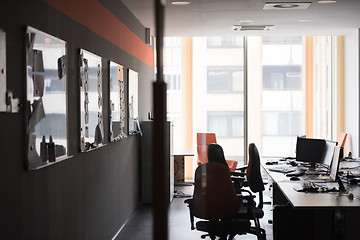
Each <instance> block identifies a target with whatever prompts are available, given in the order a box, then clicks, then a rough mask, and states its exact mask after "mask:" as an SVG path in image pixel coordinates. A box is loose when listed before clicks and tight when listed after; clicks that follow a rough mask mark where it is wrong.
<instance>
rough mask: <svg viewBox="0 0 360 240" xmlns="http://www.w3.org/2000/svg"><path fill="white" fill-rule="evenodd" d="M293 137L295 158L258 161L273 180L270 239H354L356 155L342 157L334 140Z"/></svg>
mask: <svg viewBox="0 0 360 240" xmlns="http://www.w3.org/2000/svg"><path fill="white" fill-rule="evenodd" d="M297 140H298V144H297V148H296V151H297V152H296V158H295V159H291V160H289V159H288V160H285V159H278V161H277V160H274V159H273V160H264V161H263V163H262V164H263V169H264V170H265V171H266V174H267V175H268V176H269V177H270V179H271V181H270V182H271V184H272V197H273V199H272V209H273V227H274V228H273V231H274V239H288V238H289V236H291V239H304V238H308V239H356V238H358V237H359V234H360V232H359V230H358V228H357V227H356V221H357V219H358V216H359V214H360V208H359V206H360V205H359V201H360V186H359V185H358V182H359V181H358V180H359V173H360V171H359V170H360V159H353V158H349V157H344V156H341V154H340V147H338V146H334V145H333V141H325V140H321V139H306V138H298V139H297ZM299 140H300V141H299ZM304 142H307V143H306V144H304ZM320 142H322V143H320ZM326 145H327V147H325V146H326ZM317 152H319V153H321V154H319V155H318V158H314V155H316V153H317ZM304 154H310V155H311V156H310V155H309V156H308V157H307V158H304V157H303V156H304ZM312 154H313V155H312ZM306 159H308V160H311V159H312V162H310V161H307V160H306ZM299 229H301V231H300V230H299Z"/></svg>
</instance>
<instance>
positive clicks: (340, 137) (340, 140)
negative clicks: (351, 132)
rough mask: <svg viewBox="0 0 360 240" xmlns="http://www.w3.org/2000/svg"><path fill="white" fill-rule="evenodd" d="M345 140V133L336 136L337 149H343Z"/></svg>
mask: <svg viewBox="0 0 360 240" xmlns="http://www.w3.org/2000/svg"><path fill="white" fill-rule="evenodd" d="M346 138H347V133H345V132H340V133H339V134H338V136H337V138H336V141H337V143H338V146H339V147H342V148H343V147H344V146H345V142H346Z"/></svg>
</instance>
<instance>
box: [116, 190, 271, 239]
mask: <svg viewBox="0 0 360 240" xmlns="http://www.w3.org/2000/svg"><path fill="white" fill-rule="evenodd" d="M175 189H176V190H180V191H182V192H183V193H185V194H190V195H191V194H192V191H193V187H192V186H175ZM269 196H270V191H269V188H268V187H267V188H266V190H265V192H264V202H265V204H264V212H265V216H264V217H263V218H262V219H261V223H260V224H261V227H262V228H264V229H265V231H266V239H268V240H273V236H272V235H273V234H272V225H271V224H269V223H268V220H271V219H272V212H271V210H270V209H271V205H270V197H269ZM185 199H186V198H182V197H180V198H174V199H173V201H172V203H171V204H170V209H169V218H168V225H169V238H168V239H169V240H178V239H201V237H200V236H201V235H202V234H204V233H202V232H198V231H196V230H191V229H190V220H189V210H188V208H187V206H186V204H184V200H185ZM140 239H141V240H152V209H151V205H142V206H141V207H140V208H139V209H138V210H137V211H136V212H135V213H134V214H133V216H132V217H131V218H130V219H129V220H128V222H127V223H126V225H125V226H124V228H123V229H122V230H121V231H120V233H119V234H118V235H117V237H116V240H140ZM207 239H210V238H207ZM234 239H235V240H240V239H243V240H250V239H257V238H256V236H254V235H243V236H236V237H235V238H234Z"/></svg>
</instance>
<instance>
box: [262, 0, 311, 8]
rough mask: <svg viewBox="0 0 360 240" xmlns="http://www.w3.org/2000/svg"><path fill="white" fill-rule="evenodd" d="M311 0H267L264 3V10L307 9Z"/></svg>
mask: <svg viewBox="0 0 360 240" xmlns="http://www.w3.org/2000/svg"><path fill="white" fill-rule="evenodd" d="M310 4H311V2H267V3H265V5H264V8H263V9H264V10H275V9H276V10H282V9H284V10H286V9H294V10H298V9H306V8H308V7H309V6H310Z"/></svg>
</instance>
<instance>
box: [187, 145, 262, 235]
mask: <svg viewBox="0 0 360 240" xmlns="http://www.w3.org/2000/svg"><path fill="white" fill-rule="evenodd" d="M208 155H209V163H208V164H213V163H216V164H220V165H222V166H224V167H225V169H227V170H228V167H227V166H226V165H225V164H224V156H223V151H222V148H221V146H220V145H218V144H210V145H209V148H208ZM216 158H218V159H220V160H216ZM200 166H202V165H200ZM200 166H199V167H200ZM198 169H199V168H198ZM198 169H197V170H196V171H199V170H198ZM196 174H197V172H195V186H196V184H197V182H196V181H200V180H201V179H200V180H199V179H198V178H197V177H196ZM246 178H247V182H248V183H247V185H248V186H249V187H250V190H251V191H249V190H247V189H245V188H243V187H241V188H240V189H238V188H237V185H236V184H234V185H233V187H236V191H235V192H236V193H237V195H238V198H239V201H240V208H239V210H238V213H237V215H236V217H235V219H247V220H252V221H254V226H251V227H250V228H249V229H248V230H247V231H246V232H247V233H250V234H254V235H256V236H257V238H258V239H266V232H265V230H264V229H262V228H261V227H260V221H259V219H260V218H262V217H263V216H264V211H263V210H262V208H263V191H264V190H265V188H264V184H263V181H262V176H261V172H260V157H259V152H258V150H257V148H256V146H255V144H253V143H252V144H250V145H249V163H248V166H247V171H246ZM230 180H232V178H231V175H230ZM218 181H220V180H218ZM206 184H207V182H206ZM207 186H209V187H212V186H211V185H207ZM234 189H235V188H234ZM195 191H196V189H194V198H195ZM253 193H258V194H259V203H258V205H257V206H256V203H255V201H254V199H255V195H253ZM219 196H221V195H219ZM219 196H218V197H219ZM185 203H187V204H188V207H189V210H190V221H191V229H192V230H193V229H195V228H194V224H193V223H194V216H196V215H195V213H194V210H193V209H195V208H196V206H194V204H193V199H188V200H185ZM203 229H204V228H203ZM198 230H199V229H198ZM229 239H232V238H229Z"/></svg>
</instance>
